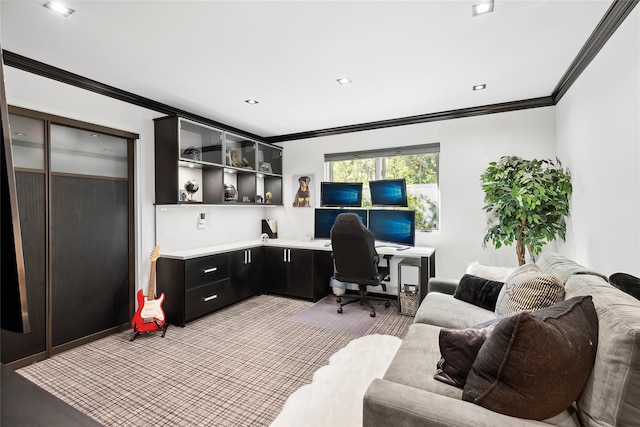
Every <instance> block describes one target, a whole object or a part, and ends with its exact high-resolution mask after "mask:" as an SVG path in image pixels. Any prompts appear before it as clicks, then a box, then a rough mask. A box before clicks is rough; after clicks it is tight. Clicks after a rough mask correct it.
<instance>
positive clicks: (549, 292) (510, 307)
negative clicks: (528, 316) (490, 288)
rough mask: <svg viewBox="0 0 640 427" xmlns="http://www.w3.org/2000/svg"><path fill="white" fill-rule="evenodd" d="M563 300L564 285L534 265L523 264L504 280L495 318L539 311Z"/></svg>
mask: <svg viewBox="0 0 640 427" xmlns="http://www.w3.org/2000/svg"><path fill="white" fill-rule="evenodd" d="M563 299H564V284H563V283H561V282H560V281H559V280H558V278H557V277H555V276H554V275H552V274H546V273H543V272H542V271H541V270H540V269H539V268H538V267H537V266H536V265H535V264H524V265H522V266H521V267H519V268H518V269H517V270H516V271H514V272H513V273H512V274H511V275H510V276H509V277H508V278H507V280H506V282H505V284H504V286H503V287H502V289H501V291H500V295H499V296H498V301H497V302H496V309H495V313H496V316H504V315H506V314H510V313H515V312H517V311H527V310H540V309H542V308H545V307H549V306H551V305H553V304H555V303H557V302H560V301H562V300H563Z"/></svg>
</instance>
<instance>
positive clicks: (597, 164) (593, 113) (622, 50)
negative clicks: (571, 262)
mask: <svg viewBox="0 0 640 427" xmlns="http://www.w3.org/2000/svg"><path fill="white" fill-rule="evenodd" d="M556 108H557V137H556V140H557V152H558V155H559V156H560V158H561V159H562V160H563V161H564V163H565V165H566V166H569V168H570V169H571V172H572V177H573V187H574V193H573V197H572V199H571V218H570V220H569V227H568V235H567V242H566V243H565V244H562V245H560V247H559V251H561V252H562V253H563V254H565V255H567V256H569V257H572V258H573V259H575V260H576V261H578V262H580V263H582V264H584V265H587V266H589V267H590V268H592V269H594V270H596V271H599V272H601V273H603V274H606V275H611V274H613V273H616V272H619V271H621V272H627V273H630V274H633V275H635V276H640V8H638V7H636V8H635V10H634V11H633V12H632V13H631V14H630V15H629V16H628V17H627V19H626V20H625V22H623V24H622V25H621V26H620V28H618V30H617V31H616V33H615V34H614V35H613V36H612V37H611V39H610V40H609V41H608V42H607V44H606V45H605V46H604V48H603V49H602V50H601V51H600V53H599V54H598V55H597V56H596V58H595V59H594V60H593V62H592V63H591V64H590V65H589V66H588V67H587V69H586V70H585V71H584V72H583V74H582V75H581V76H580V77H579V78H578V80H577V81H576V82H575V83H574V85H573V86H572V87H571V89H570V90H569V91H568V92H567V93H566V95H565V96H564V97H563V98H562V99H561V100H560V102H559V103H558V105H557V106H556Z"/></svg>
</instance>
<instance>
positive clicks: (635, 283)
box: [609, 273, 640, 300]
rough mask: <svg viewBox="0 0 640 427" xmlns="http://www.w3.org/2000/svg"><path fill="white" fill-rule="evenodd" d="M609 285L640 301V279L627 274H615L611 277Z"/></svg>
mask: <svg viewBox="0 0 640 427" xmlns="http://www.w3.org/2000/svg"><path fill="white" fill-rule="evenodd" d="M609 283H611V284H612V285H613V286H615V287H616V288H618V289H620V290H621V291H622V292H626V293H628V294H629V295H631V296H633V297H635V299H639V300H640V278H638V277H635V276H632V275H630V274H627V273H614V274H612V275H611V276H609Z"/></svg>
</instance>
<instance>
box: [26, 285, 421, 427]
mask: <svg viewBox="0 0 640 427" xmlns="http://www.w3.org/2000/svg"><path fill="white" fill-rule="evenodd" d="M310 306H312V303H311V302H308V301H302V300H297V299H290V298H283V297H278V296H272V295H260V296H257V297H253V298H250V299H248V300H245V301H243V302H240V303H238V304H235V305H233V306H230V307H227V308H225V309H222V310H220V311H217V312H215V313H213V314H211V315H208V316H205V317H203V318H201V319H198V320H196V321H193V322H189V323H188V324H187V326H186V327H184V328H179V327H175V326H170V327H169V329H168V330H167V334H166V337H165V338H161V337H160V336H159V334H147V335H141V336H139V337H138V338H136V340H135V341H133V342H130V341H129V339H130V338H131V336H132V333H133V332H131V331H127V332H123V333H120V334H114V335H111V336H109V337H106V338H103V339H101V340H98V341H95V342H93V343H90V344H87V345H84V346H82V347H78V348H75V349H72V350H69V351H67V352H64V353H62V354H59V355H56V356H54V357H51V358H49V359H47V360H44V361H42V362H39V363H36V364H33V365H30V366H27V367H24V368H22V369H20V370H18V373H20V374H22V375H24V376H25V377H27V378H28V379H30V380H32V381H33V382H35V383H36V384H38V385H40V386H41V387H43V388H44V389H46V390H47V391H49V392H51V393H53V394H54V395H56V396H58V397H60V398H61V399H62V400H64V401H66V402H68V403H69V404H71V405H72V406H74V407H76V408H78V409H79V410H80V411H82V412H84V413H86V414H87V415H89V416H90V417H92V418H94V419H95V420H97V421H99V422H101V423H103V424H105V425H107V426H263V425H269V424H270V423H271V422H272V421H273V419H274V418H275V417H276V416H277V415H278V413H279V412H280V410H281V408H282V406H283V405H284V402H285V401H286V400H287V398H288V397H289V396H290V395H291V393H293V392H294V391H295V390H297V389H298V388H300V387H301V386H303V385H305V384H308V383H309V382H310V381H311V379H312V376H313V374H314V372H316V371H317V370H318V369H319V368H321V367H322V366H324V365H326V364H327V363H328V361H329V357H330V356H331V355H332V354H334V353H336V352H337V351H338V350H340V349H341V348H343V347H345V346H346V345H347V344H348V343H349V342H350V341H351V340H352V339H353V338H354V336H353V335H351V334H349V333H346V332H340V331H333V330H330V329H325V328H322V327H316V326H309V325H306V324H302V323H299V322H295V321H293V320H291V318H292V317H293V316H295V315H296V314H298V313H300V312H301V311H303V310H305V309H307V308H309V307H310ZM336 316H339V314H337V313H336ZM376 319H378V317H376ZM412 321H413V318H411V317H405V316H400V315H398V314H397V313H396V312H395V311H394V310H387V313H385V314H384V315H381V316H379V320H378V321H377V322H376V323H375V324H374V326H372V327H371V328H370V330H369V331H367V334H372V333H374V334H375V333H378V334H382V333H392V334H394V335H397V336H399V337H404V335H405V334H406V330H407V328H408V326H409V324H410V323H411V322H412ZM387 331H391V332H387Z"/></svg>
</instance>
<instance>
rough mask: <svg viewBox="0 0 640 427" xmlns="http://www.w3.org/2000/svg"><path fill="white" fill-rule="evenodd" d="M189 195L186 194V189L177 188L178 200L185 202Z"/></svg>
mask: <svg viewBox="0 0 640 427" xmlns="http://www.w3.org/2000/svg"><path fill="white" fill-rule="evenodd" d="M188 198H189V196H188V195H187V190H182V189H181V190H178V201H180V202H186V201H187V199H188Z"/></svg>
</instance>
